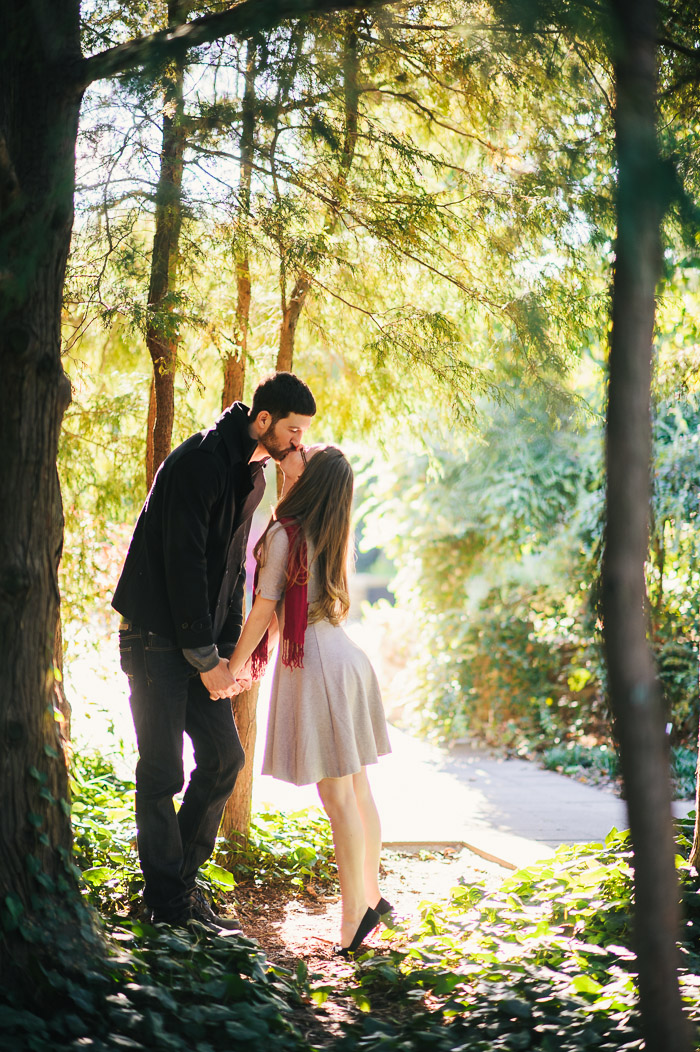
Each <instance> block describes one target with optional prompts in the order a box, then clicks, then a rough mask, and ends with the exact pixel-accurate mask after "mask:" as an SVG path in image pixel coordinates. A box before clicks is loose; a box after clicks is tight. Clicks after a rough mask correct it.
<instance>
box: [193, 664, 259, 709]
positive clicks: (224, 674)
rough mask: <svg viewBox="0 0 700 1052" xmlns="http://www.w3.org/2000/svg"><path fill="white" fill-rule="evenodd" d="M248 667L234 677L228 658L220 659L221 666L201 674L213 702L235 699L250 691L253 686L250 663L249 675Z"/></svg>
mask: <svg viewBox="0 0 700 1052" xmlns="http://www.w3.org/2000/svg"><path fill="white" fill-rule="evenodd" d="M245 672H246V666H244V667H243V669H241V670H240V672H239V675H238V676H237V677H236V676H232V675H231V671H230V669H229V665H228V661H227V660H226V658H219V664H218V665H215V666H214V668H213V669H210V670H209V672H200V674H199V675H200V677H201V680H202V683H203V684H204V686H205V687H206V688H207V690H208V691H209V697H210V698H211V699H212V700H213V701H217V700H218V699H219V698H233V697H235V696H236V695H237V694H240V693H241V691H244V690H249V689H250V686H251V684H252V679H251V677H250V663H248V674H247V676H246V674H245Z"/></svg>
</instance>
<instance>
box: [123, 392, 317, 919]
mask: <svg viewBox="0 0 700 1052" xmlns="http://www.w3.org/2000/svg"><path fill="white" fill-rule="evenodd" d="M315 412H316V403H315V402H314V398H313V395H312V394H311V391H310V390H309V388H308V387H307V386H306V384H305V383H303V381H302V380H300V379H299V378H298V377H296V376H294V375H292V374H291V373H276V374H274V375H273V376H271V377H269V378H268V379H267V380H265V381H264V382H263V383H261V384H260V385H259V386H258V388H257V389H256V391H255V394H254V396H253V404H252V406H251V408H250V410H248V409H247V408H246V406H244V405H242V403H240V402H235V403H234V404H233V405H232V406H230V407H229V408H228V409H227V410H226V411H225V412H224V413H223V414H222V415H221V417H219V419H218V420H217V421H216V423H215V424H214V425H213V427H211V428H210V429H209V430H207V431H202V432H199V433H198V434H196V435H193V436H192V437H191V438H188V439H187V440H186V441H185V442H183V443H182V445H180V446H178V447H177V449H175V450H173V452H172V453H171V454H170V456H168V457H167V458H166V460H165V461H164V462H163V463H162V464H161V466H160V468H159V469H158V472H157V473H156V477H155V479H154V480H153V486H152V487H151V491H150V493H149V494H148V497H147V499H146V503H145V504H144V507H143V510H142V511H141V515H140V516H139V519H138V522H137V523H136V528H135V530H134V535H133V537H132V540H131V545H130V547H129V551H128V553H127V556H126V561H125V563H124V568H123V570H122V574H121V577H120V579H119V583H118V584H117V588H116V590H115V593H114V599H113V600H112V604H113V606H114V607H115V608H116V609H117V610H118V611H119V613H120V614H121V615H122V622H121V625H120V629H119V650H120V659H121V667H122V669H123V670H124V672H125V673H126V674H127V676H128V677H129V687H130V703H131V712H132V716H133V720H134V727H135V728H136V739H137V744H138V750H139V760H138V763H137V766H136V826H137V832H138V837H137V841H138V850H139V858H140V862H141V869H142V872H143V876H144V881H145V888H144V898H145V901H146V906H147V907H148V909H149V910H150V912H151V915H152V919H153V921H154V922H163V923H166V924H172V925H177V926H180V925H184V924H187V923H189V922H191V921H198V922H200V923H203V924H205V925H206V926H207V927H210V928H216V929H217V930H219V929H220V928H231V929H232V930H233V929H235V928H237V924H236V923H235V922H233V921H229V920H226V919H224V918H219V917H217V916H216V915H215V914H214V912H213V910H212V909H211V906H210V905H209V903H208V902H207V900H206V898H204V896H203V895H202V894H201V892H199V891H198V890H197V887H196V877H197V871H198V870H199V867H200V866H201V865H202V864H203V863H204V862H206V860H207V859H208V858H209V856H210V855H211V853H212V851H213V850H214V844H215V840H216V835H217V832H218V829H219V824H220V822H221V815H222V812H223V809H224V805H225V803H226V801H227V799H228V797H229V795H230V794H231V791H232V790H233V787H234V784H235V782H236V776H237V774H238V772H239V771H240V769H241V768H242V766H243V760H244V753H243V749H242V747H241V743H240V739H239V737H238V733H237V731H236V726H235V723H234V721H233V715H232V712H231V705H230V703H229V702H228V701H227V700H226V699H228V698H230V697H232V696H234V695H235V694H238V693H239V692H240V690H241V689H244V685H243V684H242V683H237V682H236V681H235V680H234V679H233V677H232V676H231V673H230V671H229V668H228V662H227V658H228V657H229V656H230V655H231V653H232V652H233V649H234V647H235V644H236V642H237V641H238V637H239V635H240V631H241V625H242V621H243V596H244V593H245V558H246V546H247V541H248V533H249V530H250V522H251V518H252V516H253V512H254V511H255V509H256V508H257V506H258V504H259V503H260V501H261V499H262V496H263V493H264V489H265V476H264V472H263V465H264V463H265V462H266V460H267V459H268V458H269V457H272V458H273V459H274V460H277V461H280V460H282V459H283V458H284V457H285V455H286V454H287V453H289V452H291V451H292V450H295V449H297V448H298V446H299V445H300V444H301V442H302V438H303V435H304V433H305V432H306V431H307V429H308V428H309V426H310V424H311V418H312V416H313V415H314V413H315ZM221 699H223V702H222V700H221ZM185 732H186V733H187V734H188V735H189V736H190V738H191V739H192V744H193V746H194V758H195V763H196V766H195V769H194V771H193V772H192V776H191V778H190V781H189V784H188V786H187V790H186V792H185V795H184V798H183V801H182V805H181V807H180V809H179V811H177V813H176V811H175V807H174V803H173V797H174V796H175V795H176V794H177V793H178V792H180V790H181V789H182V787H183V785H184V770H183V755H182V753H183V735H184V733H185Z"/></svg>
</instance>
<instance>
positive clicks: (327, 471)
mask: <svg viewBox="0 0 700 1052" xmlns="http://www.w3.org/2000/svg"><path fill="white" fill-rule="evenodd" d="M352 491H353V472H352V468H351V467H350V463H349V461H348V460H347V458H346V456H345V454H344V453H343V452H342V450H340V449H338V447H337V446H326V447H325V448H324V449H319V450H318V452H317V453H315V454H314V455H313V456H312V457H311V458H310V459H309V462H308V464H307V465H306V468H305V469H304V471H303V473H302V475H301V476H300V478H299V481H298V482H296V483H295V485H294V487H293V488H292V489H291V490H290V492H289V493H288V494H287V496H286V497H282V499H281V501H280V502H279V504H278V505H277V507H276V508H275V512H274V515H273V517H272V518H271V519H270V522H269V523H268V524H267V527H266V529H265V532H264V533H263V535H262V537H261V538H260V540H259V541H258V542H257V544H256V545H255V548H254V549H253V553H254V555H255V558H256V559H257V561H258V563H259V564H260V565H261V566H262V564H263V562H264V553H265V549H264V542H265V538H266V536H267V534H268V531H269V530H270V528H271V527H272V526H273V525H274V523H275V522H278V521H279V520H280V519H292V520H293V521H294V522H297V523H299V525H300V526H301V530H300V531H299V533H298V534H297V537H296V539H295V547H297V546H298V545H299V544H300V543H301V535H302V533H303V535H304V537H305V538H306V540H307V541H309V542H311V544H312V545H313V548H314V561H315V563H316V565H317V566H318V575H319V582H320V587H321V592H320V595H319V598H318V599H317V600H316V602H315V603H314V604H313V606H311V607H310V608H309V622H310V623H312V622H314V621H321V620H327V621H330V622H331V624H334V625H337V624H340V622H341V621H343V620H344V619H345V618H346V617H347V614H348V610H349V609H350V596H349V594H348V559H349V557H350V519H351V513H352ZM292 554H293V552H292V550H291V549H290V559H289V560H288V564H287V566H288V567H289V566H290V565H292V562H293V560H292V558H291V556H292ZM287 572H288V573H289V570H288V571H287ZM290 583H291V582H290V580H289V577H287V585H289V584H290Z"/></svg>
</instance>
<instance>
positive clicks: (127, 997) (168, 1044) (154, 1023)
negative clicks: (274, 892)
mask: <svg viewBox="0 0 700 1052" xmlns="http://www.w3.org/2000/svg"><path fill="white" fill-rule="evenodd" d="M106 935H107V955H106V957H105V958H104V959H103V960H102V961H101V962H96V963H94V964H93V966H92V969H91V970H82V974H80V972H81V969H80V968H79V966H77V965H76V962H75V961H66V968H65V970H60V969H58V968H56V969H51V970H44V971H43V974H41V976H40V977H39V987H40V990H41V993H42V997H41V998H36V993H37V990H36V989H35V990H34V991H32V995H30V996H28V1000H30V1001H32V1000H35V1002H36V1003H37V1006H36V1007H35V1008H34V1010H31V1011H30V1010H27V1009H24V1008H22V1007H21V1006H17V1005H14V1006H11V1005H9V1004H7V1003H6V1002H5V1003H3V1001H2V999H0V1032H1V1033H2V1045H3V1049H6V1050H7V1052H48V1050H51V1052H54V1050H55V1052H68V1050H75V1049H77V1048H83V1047H87V1048H91V1049H94V1050H95V1052H116V1050H123V1049H131V1050H133V1052H139V1050H143V1049H146V1048H148V1049H153V1050H158V1052H161V1050H162V1052H179V1050H181V1049H182V1047H183V1042H184V1043H186V1045H187V1048H190V1049H192V1050H194V1052H213V1050H221V1052H228V1050H230V1049H231V1048H232V1047H235V1048H236V1049H241V1052H257V1050H258V1049H260V1048H271V1047H274V1048H279V1049H280V1050H282V1052H287V1050H289V1052H292V1050H294V1052H297V1050H299V1052H302V1050H304V1049H307V1048H308V1045H307V1043H306V1042H305V1041H304V1040H303V1038H302V1037H301V1035H300V1034H299V1032H298V1031H297V1030H296V1028H295V1027H294V1025H293V1024H292V1022H291V1020H290V1016H291V1010H292V1008H293V1007H294V1006H295V1005H298V1003H299V993H298V990H297V987H296V984H295V983H294V980H293V978H292V976H291V975H290V974H289V973H288V972H286V971H285V970H284V969H282V968H278V967H274V966H272V965H270V964H268V962H267V961H266V960H265V958H264V956H263V955H262V953H261V952H260V950H259V948H258V946H257V944H256V943H255V942H254V941H253V940H251V939H246V938H244V937H243V936H234V935H231V936H227V937H225V938H224V937H220V936H211V934H209V933H207V934H205V932H204V930H202V933H201V934H198V933H197V932H194V931H189V930H184V929H174V930H167V931H161V930H157V929H155V928H153V927H150V926H149V925H146V924H141V923H139V922H132V923H128V922H124V921H123V920H122V921H121V922H118V923H114V922H113V923H110V924H109V925H108V927H107V931H106Z"/></svg>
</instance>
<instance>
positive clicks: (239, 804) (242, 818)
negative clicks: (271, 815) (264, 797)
mask: <svg viewBox="0 0 700 1052" xmlns="http://www.w3.org/2000/svg"><path fill="white" fill-rule="evenodd" d="M259 692H260V686H259V684H258V683H254V684H253V686H252V687H251V689H250V690H247V691H245V692H244V693H243V694H239V695H238V697H237V698H232V699H231V708H232V709H233V717H234V719H235V721H236V729H237V730H238V736H239V737H240V739H241V745H242V746H243V748H244V750H245V764H244V765H243V770H242V771H241V772H240V774H239V775H238V778H237V779H236V785H235V788H234V790H233V792H232V793H231V795H230V797H229V798H228V800H227V802H226V807H225V808H224V813H223V817H222V819H221V835H222V836H223V837H225V838H226V840H227V841H228V845H229V854H230V855H231V856H233V855H235V851H236V846H237V845H239V844H240V845H244V844H245V843H246V841H247V839H248V836H249V833H250V815H251V810H252V800H253V773H254V760H255V741H256V738H257V729H258V723H257V707H258V694H259Z"/></svg>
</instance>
